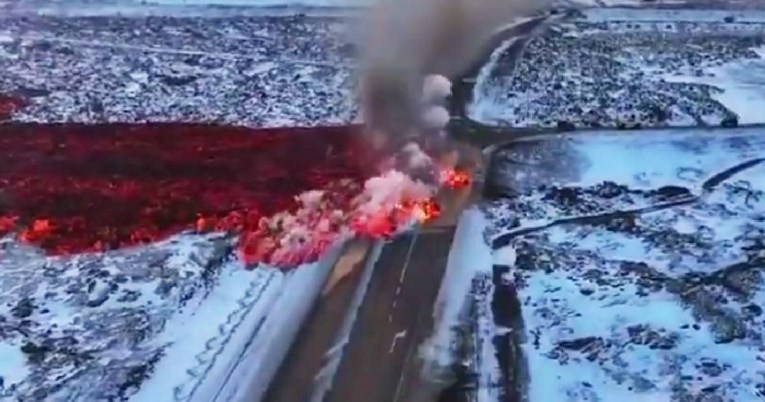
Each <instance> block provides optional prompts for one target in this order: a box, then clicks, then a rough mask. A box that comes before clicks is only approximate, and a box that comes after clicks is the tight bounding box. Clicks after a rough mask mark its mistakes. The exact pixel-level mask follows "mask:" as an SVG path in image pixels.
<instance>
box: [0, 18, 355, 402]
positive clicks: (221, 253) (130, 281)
mask: <svg viewBox="0 0 765 402" xmlns="http://www.w3.org/2000/svg"><path fill="white" fill-rule="evenodd" d="M1 22H2V23H0V69H2V71H3V73H2V74H0V94H10V95H13V96H18V97H23V98H26V99H27V100H29V101H31V105H30V106H28V107H26V108H24V109H22V110H20V111H19V112H18V113H16V114H14V115H13V116H12V119H14V120H19V121H39V122H106V121H124V122H141V121H192V122H199V121H206V122H219V123H227V124H244V125H251V126H278V125H318V124H332V123H345V122H348V121H350V120H351V119H352V118H353V114H354V113H355V112H354V109H355V106H354V105H353V102H352V99H351V96H350V93H351V92H350V91H351V87H352V85H351V83H350V80H351V79H350V76H351V75H350V71H351V65H350V54H352V51H353V49H352V46H350V45H348V43H347V42H346V39H347V38H346V36H345V34H344V25H343V24H342V23H341V22H340V21H339V20H337V19H335V18H305V17H290V16H286V17H263V16H249V17H248V16H225V17H220V18H209V17H207V16H206V17H204V18H203V17H199V16H196V17H187V18H181V17H172V16H161V17H134V18H130V17H121V16H116V15H102V16H93V17H82V16H80V17H59V16H50V15H49V16H31V15H29V16H26V17H25V18H11V17H8V16H3V19H2V20H1ZM231 242H232V239H227V238H224V237H221V236H216V235H211V236H197V235H191V234H181V235H177V236H175V237H173V238H172V239H169V240H167V241H164V242H161V243H157V244H153V245H151V246H145V247H137V248H131V249H124V250H118V251H114V252H109V253H103V254H86V255H77V256H72V257H56V258H52V257H45V256H43V255H41V254H39V253H38V252H37V251H35V250H31V249H28V248H25V247H22V246H20V245H19V244H18V243H15V242H12V241H10V240H9V239H5V240H3V241H2V247H3V253H2V255H0V266H1V267H2V270H0V400H46V401H64V400H67V401H71V400H74V401H94V400H132V401H152V402H153V401H205V402H208V401H224V400H225V401H236V400H257V399H258V398H259V396H260V395H261V393H262V392H264V391H265V387H266V386H267V383H268V381H269V379H270V377H271V376H273V375H274V373H275V370H276V368H277V366H278V364H279V363H280V361H281V359H282V358H283V356H284V354H285V353H286V352H287V349H288V347H289V344H290V342H291V340H292V339H294V336H295V335H296V331H297V329H298V327H299V325H300V323H301V322H302V319H303V318H304V317H305V315H306V314H307V313H308V310H309V307H310V306H311V305H312V303H313V301H314V300H315V298H316V297H317V295H318V292H319V291H320V290H321V288H322V287H323V285H324V282H325V280H326V278H327V275H328V273H329V270H330V268H331V266H332V262H333V260H334V258H335V257H336V256H337V252H338V251H339V250H338V249H337V248H336V249H333V251H331V252H330V253H328V254H327V255H326V257H325V258H324V259H323V260H322V261H320V262H319V263H317V264H312V265H309V266H304V267H301V268H299V269H298V270H297V271H294V272H291V273H283V272H281V271H278V270H276V269H271V268H268V267H261V268H259V269H256V270H255V271H246V270H244V269H243V265H242V263H241V262H240V261H239V260H238V259H237V257H236V255H235V253H234V252H233V251H232V245H231ZM94 384H98V386H94Z"/></svg>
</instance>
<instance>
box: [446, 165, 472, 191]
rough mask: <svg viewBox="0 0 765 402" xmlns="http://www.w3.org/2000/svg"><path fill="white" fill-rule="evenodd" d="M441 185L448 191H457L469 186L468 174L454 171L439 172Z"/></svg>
mask: <svg viewBox="0 0 765 402" xmlns="http://www.w3.org/2000/svg"><path fill="white" fill-rule="evenodd" d="M441 183H442V185H443V186H444V187H446V188H450V189H459V188H463V187H467V186H468V185H470V174H468V173H467V172H465V171H460V170H456V169H445V170H443V171H442V172H441Z"/></svg>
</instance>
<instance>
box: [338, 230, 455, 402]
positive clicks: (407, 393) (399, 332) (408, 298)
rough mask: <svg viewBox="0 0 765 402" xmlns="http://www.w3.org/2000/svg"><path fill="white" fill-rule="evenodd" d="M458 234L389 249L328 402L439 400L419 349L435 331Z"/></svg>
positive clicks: (411, 237) (408, 239)
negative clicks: (435, 315)
mask: <svg viewBox="0 0 765 402" xmlns="http://www.w3.org/2000/svg"><path fill="white" fill-rule="evenodd" d="M453 235H454V229H453V228H450V227H441V228H433V229H430V230H428V231H427V232H421V233H412V234H408V235H406V236H401V237H399V238H397V239H396V240H394V241H393V242H391V243H389V244H388V245H386V247H385V248H384V249H383V252H382V255H381V256H380V259H379V260H378V263H377V267H376V269H375V272H374V274H373V277H372V282H371V284H370V287H369V289H368V291H367V292H368V293H367V296H366V298H365V300H364V303H363V304H362V306H361V310H360V312H359V317H358V319H357V320H356V323H355V325H354V327H353V330H352V332H351V338H350V342H349V344H348V345H347V347H346V349H345V353H344V356H343V360H342V362H341V363H340V367H339V370H338V372H337V376H336V377H335V381H334V384H333V388H332V390H331V391H330V392H329V394H328V395H327V398H326V399H325V401H326V402H348V401H362V400H363V401H364V402H398V401H401V402H417V401H422V400H433V399H434V398H435V397H434V394H435V393H436V392H437V391H438V390H437V389H430V387H428V384H427V381H424V380H423V379H422V378H421V377H420V375H419V372H420V370H419V368H420V365H419V362H418V359H417V356H418V354H417V349H418V347H419V345H420V344H421V343H422V341H424V340H425V339H426V338H427V337H428V336H429V335H430V331H431V330H432V328H433V322H432V320H433V304H434V302H435V299H436V295H437V293H438V289H439V287H440V285H441V278H442V276H443V273H444V271H445V268H446V261H447V258H448V254H449V248H450V247H451V242H452V237H453Z"/></svg>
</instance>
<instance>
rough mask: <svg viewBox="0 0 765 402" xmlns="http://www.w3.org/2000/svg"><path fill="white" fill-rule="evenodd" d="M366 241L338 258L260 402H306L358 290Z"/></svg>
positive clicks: (366, 255)
mask: <svg viewBox="0 0 765 402" xmlns="http://www.w3.org/2000/svg"><path fill="white" fill-rule="evenodd" d="M371 249H372V247H371V242H369V241H356V242H354V243H352V244H351V245H350V246H349V247H348V249H346V250H345V252H344V253H343V255H342V256H341V257H340V259H339V260H338V262H337V263H336V264H335V267H334V269H333V272H332V276H331V277H330V279H329V281H328V282H329V283H328V286H327V287H325V289H324V292H322V295H321V297H320V298H319V300H318V301H317V303H316V305H315V306H314V310H313V312H312V313H311V315H310V316H309V317H308V320H306V322H305V323H304V324H303V328H302V329H301V331H300V333H299V335H298V337H297V339H296V341H295V344H294V345H292V347H291V348H290V352H289V353H288V354H287V356H286V358H285V360H284V363H283V364H282V366H281V367H280V368H279V371H278V372H277V374H276V377H275V378H274V381H272V383H271V385H270V386H269V389H268V391H267V393H266V396H265V398H264V399H263V400H264V401H266V402H303V401H308V400H310V398H311V395H312V394H313V392H314V388H315V378H316V376H317V374H318V373H319V372H320V371H321V370H322V368H323V367H324V366H326V358H325V355H326V353H327V351H329V350H330V349H332V347H333V346H334V344H335V342H336V341H337V334H338V331H339V329H340V328H341V327H342V325H343V321H344V320H345V317H346V313H347V311H348V306H349V305H350V304H351V301H352V299H353V296H354V294H355V292H356V289H357V288H358V287H359V285H360V282H361V279H362V274H363V272H364V266H365V265H366V263H367V258H369V257H370V255H371V253H370V251H371Z"/></svg>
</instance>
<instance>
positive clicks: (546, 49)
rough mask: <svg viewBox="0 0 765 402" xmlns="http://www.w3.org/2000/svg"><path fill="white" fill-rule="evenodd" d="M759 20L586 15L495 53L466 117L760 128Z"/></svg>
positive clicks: (704, 13) (754, 14)
mask: <svg viewBox="0 0 765 402" xmlns="http://www.w3.org/2000/svg"><path fill="white" fill-rule="evenodd" d="M763 38H765V13H764V12H763V11H759V10H752V11H748V12H746V13H743V12H737V13H730V12H727V11H720V10H718V11H712V10H646V9H604V8H594V9H588V10H585V11H582V12H578V13H572V14H571V15H569V16H568V17H567V18H565V19H564V21H563V22H562V23H560V24H558V25H557V26H554V27H553V28H551V29H550V30H549V31H547V32H546V33H544V34H542V35H540V36H537V37H533V38H531V39H530V40H529V41H528V42H527V44H526V46H525V49H524V51H523V52H522V54H521V56H520V57H518V56H517V55H518V51H517V49H514V48H513V47H508V49H506V50H503V51H502V50H501V51H498V54H496V55H495V57H494V59H493V60H492V61H491V62H490V63H489V64H487V65H486V66H485V67H484V70H485V71H484V72H483V73H482V74H481V75H479V79H478V82H477V83H476V87H475V93H474V100H473V101H472V102H471V104H470V105H469V107H468V112H469V115H470V117H471V118H473V119H476V120H478V121H481V122H484V123H489V124H501V125H510V126H514V127H534V126H541V127H555V126H556V125H560V124H564V123H565V124H568V123H572V124H574V125H575V126H579V127H601V126H605V127H622V126H626V127H630V126H635V125H641V126H696V125H698V126H718V125H721V124H725V125H731V124H734V121H735V123H740V124H744V123H763V122H765V119H763V117H762V114H761V113H759V111H760V110H763V108H765V92H763V91H762V89H761V88H762V86H763V85H762V82H763V81H765V59H763V52H762V45H763Z"/></svg>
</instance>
